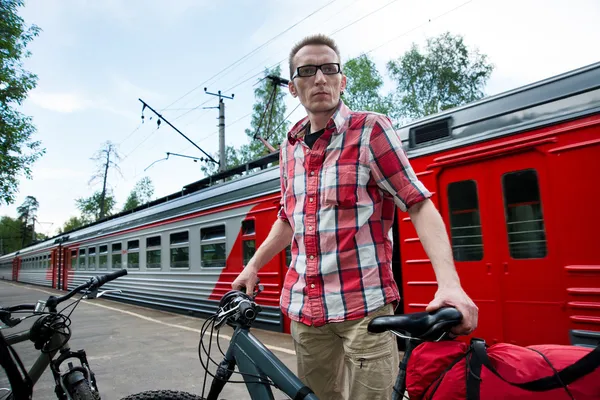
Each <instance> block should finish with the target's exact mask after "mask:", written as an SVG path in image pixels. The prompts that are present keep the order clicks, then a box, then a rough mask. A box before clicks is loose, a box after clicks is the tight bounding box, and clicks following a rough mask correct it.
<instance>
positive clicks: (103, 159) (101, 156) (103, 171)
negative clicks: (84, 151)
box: [89, 141, 123, 219]
mask: <svg viewBox="0 0 600 400" xmlns="http://www.w3.org/2000/svg"><path fill="white" fill-rule="evenodd" d="M91 160H93V161H96V163H98V169H97V171H96V173H95V174H94V176H92V178H91V179H90V181H89V184H92V183H94V182H96V181H98V180H101V181H102V191H101V192H100V197H99V199H98V207H99V208H98V214H97V218H96V219H101V218H104V216H106V215H107V211H108V210H110V209H111V208H112V207H113V206H114V198H113V199H112V201H113V204H112V206H111V207H109V206H108V194H107V181H108V172H109V169H111V168H112V169H114V170H116V171H117V172H118V173H119V174H120V175H121V176H123V174H122V173H121V169H120V168H119V165H118V164H117V163H116V162H115V161H121V156H120V155H119V153H118V152H117V147H116V145H115V144H113V143H112V142H110V141H107V142H106V143H104V145H103V147H102V148H101V149H100V150H98V151H97V152H96V154H95V155H94V157H92V158H91ZM92 197H93V196H92ZM92 197H90V199H91V198H92Z"/></svg>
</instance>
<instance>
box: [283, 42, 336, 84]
mask: <svg viewBox="0 0 600 400" xmlns="http://www.w3.org/2000/svg"><path fill="white" fill-rule="evenodd" d="M311 44H313V45H325V46H327V47H329V48H331V49H332V50H333V51H335V54H337V56H338V61H339V62H340V66H341V63H342V57H341V56H340V51H339V50H338V47H337V44H335V41H334V40H333V39H332V38H330V37H329V36H327V35H323V34H316V35H311V36H307V37H305V38H304V39H302V40H301V41H299V42H298V43H296V44H295V45H294V47H292V51H290V59H289V63H290V79H291V78H292V77H293V76H294V71H295V69H294V57H296V53H298V52H299V51H300V49H301V48H303V47H304V46H308V45H311Z"/></svg>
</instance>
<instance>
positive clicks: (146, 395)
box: [121, 390, 204, 400]
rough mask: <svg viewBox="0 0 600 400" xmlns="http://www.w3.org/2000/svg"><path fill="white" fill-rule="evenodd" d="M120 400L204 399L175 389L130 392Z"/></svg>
mask: <svg viewBox="0 0 600 400" xmlns="http://www.w3.org/2000/svg"><path fill="white" fill-rule="evenodd" d="M121 400H204V397H200V396H196V395H195V394H192V393H187V392H180V391H176V390H149V391H146V392H141V393H135V394H130V395H129V396H127V397H124V398H122V399H121Z"/></svg>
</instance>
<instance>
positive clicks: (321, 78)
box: [315, 69, 327, 84]
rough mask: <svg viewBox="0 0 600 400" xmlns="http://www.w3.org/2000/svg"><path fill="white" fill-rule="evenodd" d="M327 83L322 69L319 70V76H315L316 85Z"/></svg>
mask: <svg viewBox="0 0 600 400" xmlns="http://www.w3.org/2000/svg"><path fill="white" fill-rule="evenodd" d="M325 82H327V80H326V79H325V74H324V73H323V71H321V70H320V69H318V70H317V74H316V75H315V83H316V84H324V83H325Z"/></svg>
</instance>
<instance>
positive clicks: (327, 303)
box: [232, 35, 478, 400]
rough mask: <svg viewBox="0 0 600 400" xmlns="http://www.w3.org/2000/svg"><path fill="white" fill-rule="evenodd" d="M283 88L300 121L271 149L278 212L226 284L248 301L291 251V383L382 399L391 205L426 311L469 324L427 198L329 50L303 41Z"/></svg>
mask: <svg viewBox="0 0 600 400" xmlns="http://www.w3.org/2000/svg"><path fill="white" fill-rule="evenodd" d="M289 65H290V76H291V81H290V83H289V90H290V93H291V94H292V96H294V97H298V98H299V99H300V102H301V103H302V105H303V106H304V108H305V109H306V112H307V117H305V118H304V119H302V120H301V121H299V122H298V123H297V124H296V125H295V126H294V127H293V128H292V129H291V131H290V132H289V133H288V137H287V139H286V140H284V142H283V144H282V146H281V150H280V174H281V207H280V210H279V214H278V217H279V218H278V219H277V221H276V222H275V224H274V225H273V227H272V229H271V232H270V234H269V236H268V237H267V239H266V240H265V242H264V243H263V244H262V245H261V246H260V248H259V249H258V250H257V252H256V254H255V255H254V257H253V258H252V259H251V260H250V261H249V262H248V265H247V266H246V267H245V268H244V271H243V272H242V273H241V274H240V275H239V276H238V278H237V279H236V280H235V281H234V282H233V284H232V287H233V288H234V289H240V288H241V287H242V286H245V287H246V288H247V292H248V293H249V294H250V293H252V290H253V288H254V287H255V285H256V281H257V273H258V270H259V269H260V268H261V267H262V266H263V265H264V264H266V263H267V262H268V261H269V260H270V259H271V258H273V256H275V255H276V254H278V253H279V252H281V251H282V250H283V249H284V248H285V247H286V246H287V245H289V244H290V242H291V243H292V261H291V264H290V266H289V269H288V272H287V275H286V277H285V281H284V285H283V289H282V294H281V309H282V312H283V313H284V314H285V315H287V316H288V317H289V318H290V319H291V320H292V325H291V331H292V337H293V339H294V343H295V349H296V355H297V363H298V366H297V367H298V375H299V377H300V379H302V381H303V382H304V383H305V384H306V385H307V386H309V387H310V388H311V389H312V390H313V391H314V392H315V394H316V395H317V396H318V397H319V398H322V399H335V400H338V399H386V400H387V399H389V398H391V393H392V387H393V383H394V381H395V377H396V375H397V371H398V364H399V357H398V349H397V345H396V340H395V338H394V336H393V335H392V334H390V333H387V334H370V333H368V331H367V325H368V323H369V321H370V320H371V319H372V318H373V317H375V316H378V315H385V314H394V305H395V304H397V302H398V300H399V299H400V296H399V293H398V288H397V285H396V283H395V282H394V279H393V273H392V268H391V260H392V247H393V244H392V241H391V234H390V232H391V228H392V225H393V221H394V212H395V207H396V206H397V207H399V208H400V209H401V210H403V211H408V213H409V215H410V217H411V220H412V222H413V224H414V226H415V228H416V230H417V233H418V235H419V238H420V240H421V243H422V244H423V247H424V249H425V251H426V252H427V254H428V256H429V258H430V260H431V263H432V265H433V269H434V271H435V275H436V279H437V282H438V290H437V292H436V294H435V298H434V299H433V301H432V302H431V303H430V304H429V306H428V308H427V310H428V311H432V310H435V309H437V308H439V307H441V306H442V305H452V306H455V307H456V308H457V309H458V310H460V311H461V312H462V314H463V316H464V320H463V322H462V324H461V325H460V326H459V327H456V328H455V329H454V333H455V334H469V333H470V332H472V331H473V330H474V329H475V327H476V325H477V311H478V310H477V307H476V306H475V304H474V303H473V302H472V301H471V299H470V298H469V297H468V296H467V295H466V293H465V292H464V291H463V290H462V288H461V285H460V281H459V278H458V276H457V274H456V270H455V268H454V264H453V258H452V251H451V248H450V244H449V241H448V236H447V234H446V230H445V227H444V223H443V220H442V219H441V217H440V214H439V213H438V211H437V209H436V208H435V206H434V205H433V203H432V202H431V201H430V200H429V197H430V196H431V194H430V193H429V192H428V191H427V189H426V188H425V187H424V186H423V185H422V184H421V182H419V180H418V179H417V177H416V175H415V173H414V172H413V170H412V168H411V166H410V164H409V161H408V159H407V158H406V155H405V153H404V151H403V150H402V147H401V142H400V140H399V138H398V136H397V134H396V132H395V131H394V129H393V127H392V124H391V123H390V120H389V119H388V118H387V117H385V116H383V115H380V114H376V113H370V112H353V111H351V110H349V109H348V108H347V107H346V106H345V105H344V104H343V102H342V101H341V100H340V95H341V93H342V92H343V91H344V89H345V87H346V77H345V76H344V75H343V73H342V70H341V58H340V54H339V51H338V49H337V47H336V44H335V43H334V42H333V40H331V39H330V38H328V37H326V36H323V35H316V36H310V37H307V38H305V39H304V40H302V41H301V42H300V43H298V44H297V45H296V46H294V48H293V49H292V51H291V53H290V57H289Z"/></svg>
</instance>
